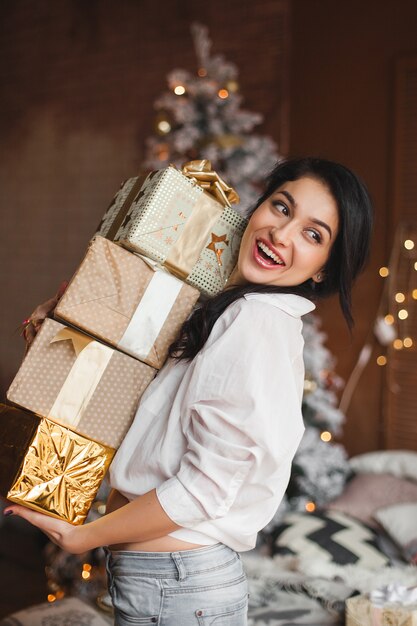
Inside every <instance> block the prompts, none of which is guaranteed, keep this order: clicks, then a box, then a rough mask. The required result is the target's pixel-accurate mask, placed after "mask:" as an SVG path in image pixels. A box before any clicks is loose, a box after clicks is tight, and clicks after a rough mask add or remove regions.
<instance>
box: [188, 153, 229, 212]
mask: <svg viewBox="0 0 417 626" xmlns="http://www.w3.org/2000/svg"><path fill="white" fill-rule="evenodd" d="M182 173H183V174H184V176H187V178H191V179H192V180H194V181H195V182H196V183H197V185H199V186H200V187H202V189H204V191H206V192H207V193H209V194H210V195H212V196H213V197H214V198H215V199H216V200H217V201H218V202H220V203H221V204H222V205H223V206H228V207H230V206H231V205H232V204H237V203H238V202H239V195H238V193H237V192H236V191H235V190H234V189H233V187H229V185H227V184H226V183H225V181H224V180H223V179H222V178H221V177H220V176H219V175H218V174H217V172H215V171H214V170H212V169H211V163H210V161H209V160H208V159H201V160H198V161H189V162H188V163H185V164H184V165H183V166H182Z"/></svg>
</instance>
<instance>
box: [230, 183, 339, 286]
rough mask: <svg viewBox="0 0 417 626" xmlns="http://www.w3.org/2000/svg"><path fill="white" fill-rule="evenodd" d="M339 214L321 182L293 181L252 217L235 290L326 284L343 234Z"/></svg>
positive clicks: (279, 189) (234, 276)
mask: <svg viewBox="0 0 417 626" xmlns="http://www.w3.org/2000/svg"><path fill="white" fill-rule="evenodd" d="M338 223H339V218H338V210H337V205H336V201H335V200H334V198H333V196H332V195H331V193H330V191H329V190H328V188H327V187H326V185H324V184H323V183H322V182H321V181H320V180H317V179H315V178H311V177H308V176H304V177H302V178H299V179H297V180H293V181H288V182H286V183H284V184H283V185H281V186H280V187H278V189H277V190H276V191H275V192H274V193H273V194H272V195H271V196H270V197H269V198H267V200H265V201H264V202H263V203H262V204H260V205H259V207H258V208H257V209H256V210H255V211H254V213H253V214H252V216H251V218H250V220H249V223H248V226H247V228H246V230H245V232H244V234H243V237H242V242H241V246H240V251H239V258H238V263H237V268H236V270H235V272H234V273H233V275H232V277H231V280H230V282H231V283H232V284H245V283H254V284H258V285H276V286H281V287H292V286H295V285H301V284H302V283H303V282H305V281H306V280H308V279H309V278H312V279H313V280H314V281H316V282H320V281H321V280H323V278H324V275H323V272H322V268H323V267H324V265H325V264H326V261H327V259H328V258H329V254H330V250H331V247H332V245H333V243H334V241H335V239H336V236H337V231H338Z"/></svg>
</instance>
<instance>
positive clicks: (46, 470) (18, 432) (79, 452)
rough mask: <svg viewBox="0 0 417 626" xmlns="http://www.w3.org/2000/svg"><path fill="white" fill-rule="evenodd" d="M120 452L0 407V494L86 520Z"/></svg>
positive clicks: (79, 521) (60, 515)
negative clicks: (115, 454) (107, 473)
mask: <svg viewBox="0 0 417 626" xmlns="http://www.w3.org/2000/svg"><path fill="white" fill-rule="evenodd" d="M114 453H115V450H113V449H112V448H110V447H108V446H104V445H103V444H101V443H98V442H97V441H93V440H92V439H88V438H86V437H83V436H82V435H79V434H77V433H75V432H73V431H72V430H70V429H69V428H66V427H65V426H61V425H60V424H56V423H54V422H52V421H50V420H48V419H45V418H42V417H40V416H38V415H35V414H34V413H30V412H28V411H24V410H23V409H18V408H15V407H10V406H7V405H4V404H2V405H0V494H1V495H2V496H3V497H5V498H7V499H8V500H11V501H12V502H16V503H17V504H22V505H23V506H27V507H29V508H31V509H34V510H35V511H40V512H41V513H47V514H48V515H51V516H53V517H58V518H60V519H63V520H66V521H68V522H71V523H72V524H82V523H83V521H84V520H85V518H86V516H87V513H88V510H89V508H90V506H91V504H92V502H93V500H94V498H95V496H96V493H97V491H98V488H99V486H100V484H101V482H102V480H103V478H104V476H105V474H106V472H107V469H108V467H109V465H110V463H111V460H112V458H113V456H114Z"/></svg>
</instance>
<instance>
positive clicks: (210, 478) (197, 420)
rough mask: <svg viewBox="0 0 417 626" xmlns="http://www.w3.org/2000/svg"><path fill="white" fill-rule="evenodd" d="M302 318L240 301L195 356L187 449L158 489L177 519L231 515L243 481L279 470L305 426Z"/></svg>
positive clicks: (190, 523) (192, 521)
mask: <svg viewBox="0 0 417 626" xmlns="http://www.w3.org/2000/svg"><path fill="white" fill-rule="evenodd" d="M300 330H301V325H300V320H299V319H296V318H292V317H291V316H289V315H288V314H286V313H285V312H283V311H281V310H279V309H277V308H276V307H272V306H270V305H268V304H265V303H260V302H257V301H239V303H235V304H234V305H233V308H231V311H229V312H228V314H227V315H223V316H221V317H220V318H219V320H217V322H216V325H215V327H214V328H213V331H212V334H211V335H210V338H209V341H208V342H207V343H206V344H205V346H204V347H203V349H202V350H201V352H200V353H199V354H198V356H197V357H196V358H195V359H194V361H193V364H192V366H193V371H192V376H191V378H190V384H189V387H188V392H187V394H186V396H185V398H184V401H183V406H182V407H181V409H182V416H186V419H184V420H183V428H184V434H185V436H186V439H187V451H186V453H185V455H184V456H183V458H182V459H181V463H180V466H179V469H178V472H177V473H176V475H175V476H173V477H172V478H170V479H168V480H167V481H165V482H164V483H162V484H161V485H160V486H159V487H158V489H157V496H158V499H159V501H160V504H161V506H162V507H163V509H164V510H165V512H166V513H167V514H168V516H169V517H170V518H171V519H172V520H173V521H174V522H176V523H177V524H178V525H180V526H183V527H186V528H193V527H195V526H196V525H198V524H199V523H201V522H203V521H206V520H210V519H211V520H214V519H218V518H221V517H224V516H225V515H226V514H227V512H228V511H229V509H230V507H231V506H232V505H233V503H234V501H235V499H236V496H237V494H238V493H239V491H240V490H241V488H242V484H243V483H244V482H245V481H247V480H251V477H253V476H254V475H256V474H257V473H258V474H259V473H260V474H262V473H263V472H265V474H267V473H268V472H272V473H273V472H274V470H275V468H276V467H277V465H279V462H280V459H281V458H282V459H284V458H285V459H286V461H288V454H289V450H291V449H292V448H293V447H294V445H295V444H294V442H295V441H297V442H298V440H299V438H300V433H301V428H302V426H301V424H302V420H301V411H300V405H301V392H300V377H301V383H302V379H303V371H301V370H300V367H299V363H298V361H299V359H297V358H296V357H297V356H299V355H300V350H301V352H302V339H301V332H300Z"/></svg>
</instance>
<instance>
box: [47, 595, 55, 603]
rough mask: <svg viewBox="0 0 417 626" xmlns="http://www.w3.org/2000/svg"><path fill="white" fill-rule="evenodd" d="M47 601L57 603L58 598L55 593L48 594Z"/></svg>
mask: <svg viewBox="0 0 417 626" xmlns="http://www.w3.org/2000/svg"><path fill="white" fill-rule="evenodd" d="M46 599H47V600H48V602H55V600H56V596H54V594H53V593H48V595H47V597H46Z"/></svg>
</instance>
